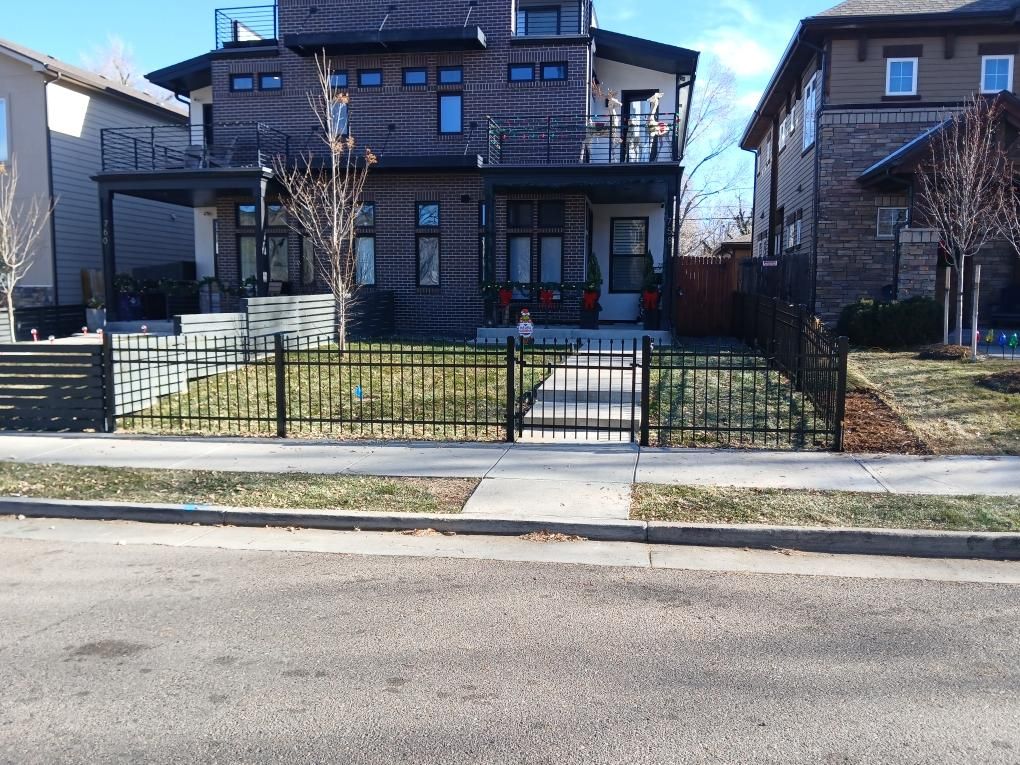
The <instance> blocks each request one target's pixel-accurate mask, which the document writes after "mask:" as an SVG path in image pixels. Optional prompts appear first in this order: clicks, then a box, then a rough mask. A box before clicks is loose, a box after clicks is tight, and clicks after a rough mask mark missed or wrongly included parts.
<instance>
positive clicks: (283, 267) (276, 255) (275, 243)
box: [237, 235, 290, 282]
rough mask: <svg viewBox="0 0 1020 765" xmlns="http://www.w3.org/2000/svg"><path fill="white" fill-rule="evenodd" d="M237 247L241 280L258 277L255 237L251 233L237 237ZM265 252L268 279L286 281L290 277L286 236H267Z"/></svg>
mask: <svg viewBox="0 0 1020 765" xmlns="http://www.w3.org/2000/svg"><path fill="white" fill-rule="evenodd" d="M237 249H238V255H239V259H240V268H241V272H240V273H241V281H242V282H244V281H248V280H249V279H258V278H259V271H258V268H259V266H258V250H257V247H256V245H255V237H254V236H251V235H244V236H239V237H238V238H237ZM266 253H267V254H268V255H269V281H271V282H286V281H288V280H289V279H290V272H289V269H288V264H287V237H286V236H267V237H266Z"/></svg>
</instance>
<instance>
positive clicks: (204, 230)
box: [97, 0, 697, 336]
mask: <svg viewBox="0 0 1020 765" xmlns="http://www.w3.org/2000/svg"><path fill="white" fill-rule="evenodd" d="M216 37H217V46H216V49H215V50H213V51H210V52H209V53H206V54H205V55H202V56H199V57H197V58H194V59H191V60H188V61H184V62H181V63H178V64H175V65H173V66H169V67H167V68H165V69H162V70H160V71H157V72H153V73H152V74H150V75H149V79H150V80H152V81H153V82H154V83H156V84H158V85H160V86H162V87H164V88H167V89H169V90H172V91H174V92H175V93H177V94H179V95H181V96H187V97H188V98H189V99H190V103H191V124H190V126H189V127H187V128H186V129H184V130H178V131H173V132H171V131H154V132H151V133H148V134H147V133H145V132H144V131H138V130H123V131H117V130H111V131H108V133H107V135H106V144H107V146H106V148H107V152H106V155H105V157H104V165H103V168H102V172H101V173H100V174H99V175H98V176H97V178H98V180H99V182H100V185H101V188H102V198H103V201H104V220H106V221H107V228H108V230H113V229H115V222H114V221H113V220H112V219H111V218H110V216H109V214H108V213H109V207H110V205H111V204H112V200H113V199H115V198H116V197H118V196H121V195H129V196H141V197H145V198H152V199H160V200H163V201H171V202H173V203H175V204H178V205H182V206H185V207H189V208H192V209H193V210H194V215H195V221H196V224H195V225H196V235H195V237H196V259H197V260H198V261H199V262H200V263H203V264H205V265H204V266H203V267H202V268H200V271H202V272H203V273H205V274H207V275H215V276H216V277H217V278H218V279H219V280H220V281H221V282H223V283H226V284H233V285H236V284H239V283H242V282H245V281H248V282H249V283H250V284H252V285H253V287H252V288H253V289H254V290H256V291H257V292H258V293H259V294H267V293H269V292H271V291H274V290H282V291H283V292H287V293H294V294H299V293H307V292H319V291H322V286H321V284H319V283H318V281H319V280H318V278H317V276H316V274H315V272H314V268H312V267H311V265H310V264H311V255H312V254H311V253H309V252H308V251H307V248H306V247H305V246H304V244H303V242H302V241H301V238H300V237H298V236H297V235H296V234H294V233H292V232H290V231H289V230H288V229H287V228H286V227H285V226H284V225H283V223H284V219H283V217H282V213H281V211H280V208H279V207H278V204H279V203H278V201H277V196H276V195H277V189H276V188H275V187H274V182H273V177H272V170H271V164H272V163H271V158H272V157H273V156H278V155H280V154H281V153H284V154H286V155H287V156H290V157H298V156H300V155H301V152H302V149H303V148H304V147H309V146H312V145H315V142H317V141H318V140H319V137H318V136H317V134H316V129H317V126H316V122H315V118H314V116H313V115H312V113H311V111H310V107H309V105H308V101H307V94H308V92H309V91H310V90H312V89H314V88H316V87H317V84H316V82H317V81H316V69H315V56H316V54H318V53H320V52H325V53H326V54H327V55H328V57H329V61H330V67H331V71H332V72H333V75H332V76H333V78H334V83H335V84H336V85H337V86H338V87H341V88H344V89H346V91H347V93H348V94H349V97H350V104H349V107H348V111H347V113H346V114H345V115H344V117H343V119H346V120H348V121H349V124H350V129H351V133H352V134H353V135H354V136H355V137H356V140H357V142H358V144H359V145H360V146H362V147H370V148H371V149H372V150H373V152H374V153H375V154H376V155H377V156H378V158H379V161H378V164H377V165H376V166H374V168H373V170H372V172H371V174H370V177H369V181H368V185H367V189H366V192H365V198H364V200H363V201H364V205H365V207H364V214H363V216H362V218H363V219H362V223H363V225H362V226H361V229H360V237H359V242H358V248H357V249H358V258H359V271H360V274H361V277H360V280H361V282H362V285H363V286H362V295H363V298H364V300H365V301H366V302H371V301H372V299H373V295H392V300H393V305H394V312H395V320H396V322H395V323H396V328H397V331H398V332H400V333H415V334H433V335H443V336H466V335H473V334H474V333H475V330H476V329H477V328H478V327H479V326H481V325H483V324H484V323H485V322H486V320H487V318H488V317H489V316H490V315H491V311H490V309H491V305H488V306H487V304H486V297H485V295H484V294H483V291H482V289H481V284H482V282H483V281H487V282H493V281H495V282H514V283H516V284H518V285H521V284H532V285H537V284H539V283H547V284H569V283H579V282H582V281H583V280H584V278H585V269H586V264H587V262H588V255H589V253H592V254H594V256H595V257H597V258H598V260H599V262H600V265H601V268H602V273H603V274H604V275H605V280H604V284H603V297H602V305H603V314H602V319H603V320H607V321H633V320H635V319H636V317H637V314H638V291H639V290H640V283H639V280H640V277H641V274H642V273H643V272H642V270H641V269H642V266H643V261H642V258H641V256H643V255H644V254H645V253H646V252H651V253H652V255H653V258H654V260H655V263H656V265H657V266H658V267H659V268H661V267H662V265H663V263H664V262H665V261H666V260H668V259H669V258H670V257H672V255H673V254H674V246H675V242H674V238H673V236H672V228H673V226H672V219H673V215H672V211H673V209H674V204H675V199H676V194H677V188H678V185H679V179H680V176H681V173H682V167H681V161H682V156H683V146H684V138H685V125H686V116H687V108H688V104H689V101H690V92H691V90H692V87H693V84H694V75H695V68H696V64H697V54H696V53H694V52H692V51H688V50H686V49H683V48H678V47H674V46H670V45H664V44H661V43H656V42H651V41H648V40H642V39H638V38H634V37H628V36H625V35H621V34H616V33H613V32H609V31H606V30H603V29H601V28H599V26H598V22H597V17H596V15H595V11H594V8H593V6H592V4H591V2H590V0H565V1H563V2H557V1H555V0H554V1H553V2H547V1H546V0H542V1H541V2H538V1H537V0H486V2H477V0H433V2H413V3H410V2H406V3H399V4H394V3H392V2H389V0H386V2H383V1H382V0H365V1H364V2H361V3H357V4H352V3H349V2H341V0H317V1H316V2H314V3H310V2H308V0H280V1H279V2H278V4H277V5H275V6H263V7H256V8H246V9H230V10H224V11H217V12H216ZM657 94H659V95H657ZM610 96H616V97H617V98H618V99H619V102H618V103H617V102H616V101H615V99H614V101H613V102H611V101H610ZM106 256H107V268H106V272H107V275H108V276H107V278H108V279H109V278H112V276H111V275H112V274H114V273H116V269H117V254H116V245H115V237H110V238H109V239H108V247H107V252H106ZM668 270H669V269H665V272H666V273H668ZM535 297H536V291H535V290H533V289H530V288H527V287H520V288H519V289H518V290H517V291H516V293H515V303H516V304H517V305H525V304H527V305H529V306H530V307H531V308H532V313H533V314H534V315H536V318H537V319H538V320H539V321H543V322H550V323H552V322H557V323H571V322H576V321H577V318H578V314H579V307H580V296H579V295H578V294H574V293H568V291H566V290H564V291H562V292H561V291H556V292H555V296H554V297H555V299H554V301H553V304H552V305H545V306H537V305H536V303H535ZM490 303H491V300H490Z"/></svg>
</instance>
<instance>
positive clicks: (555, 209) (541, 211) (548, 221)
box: [538, 202, 566, 228]
mask: <svg viewBox="0 0 1020 765" xmlns="http://www.w3.org/2000/svg"><path fill="white" fill-rule="evenodd" d="M565 217H566V216H565V212H564V205H563V202H539V203H538V227H539V228H563V221H564V219H565Z"/></svg>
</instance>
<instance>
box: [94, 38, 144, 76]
mask: <svg viewBox="0 0 1020 765" xmlns="http://www.w3.org/2000/svg"><path fill="white" fill-rule="evenodd" d="M82 63H83V64H84V66H85V68H86V69H88V70H89V71H91V72H95V73H96V74H101V75H102V76H103V77H105V78H106V79H108V80H111V81H112V82H116V83H117V84H118V85H125V86H127V87H132V88H137V87H140V86H142V85H144V84H146V83H145V80H144V78H143V77H142V75H141V73H140V72H139V71H138V66H137V64H136V63H135V52H134V49H133V48H132V47H131V46H130V45H128V44H127V43H126V42H124V40H123V38H121V37H119V36H117V35H113V34H111V35H109V36H108V37H107V38H106V44H105V45H97V46H96V47H94V48H93V49H92V52H91V53H88V54H86V55H83V56H82Z"/></svg>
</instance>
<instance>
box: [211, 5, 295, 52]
mask: <svg viewBox="0 0 1020 765" xmlns="http://www.w3.org/2000/svg"><path fill="white" fill-rule="evenodd" d="M214 20H215V21H214V23H215V28H216V48H217V49H219V48H229V47H235V46H244V45H253V44H257V43H260V42H264V41H272V40H276V39H278V37H279V28H280V27H279V14H278V11H277V6H276V5H275V4H273V5H253V6H247V7H244V6H242V7H237V8H218V9H216V11H215V14H214Z"/></svg>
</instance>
